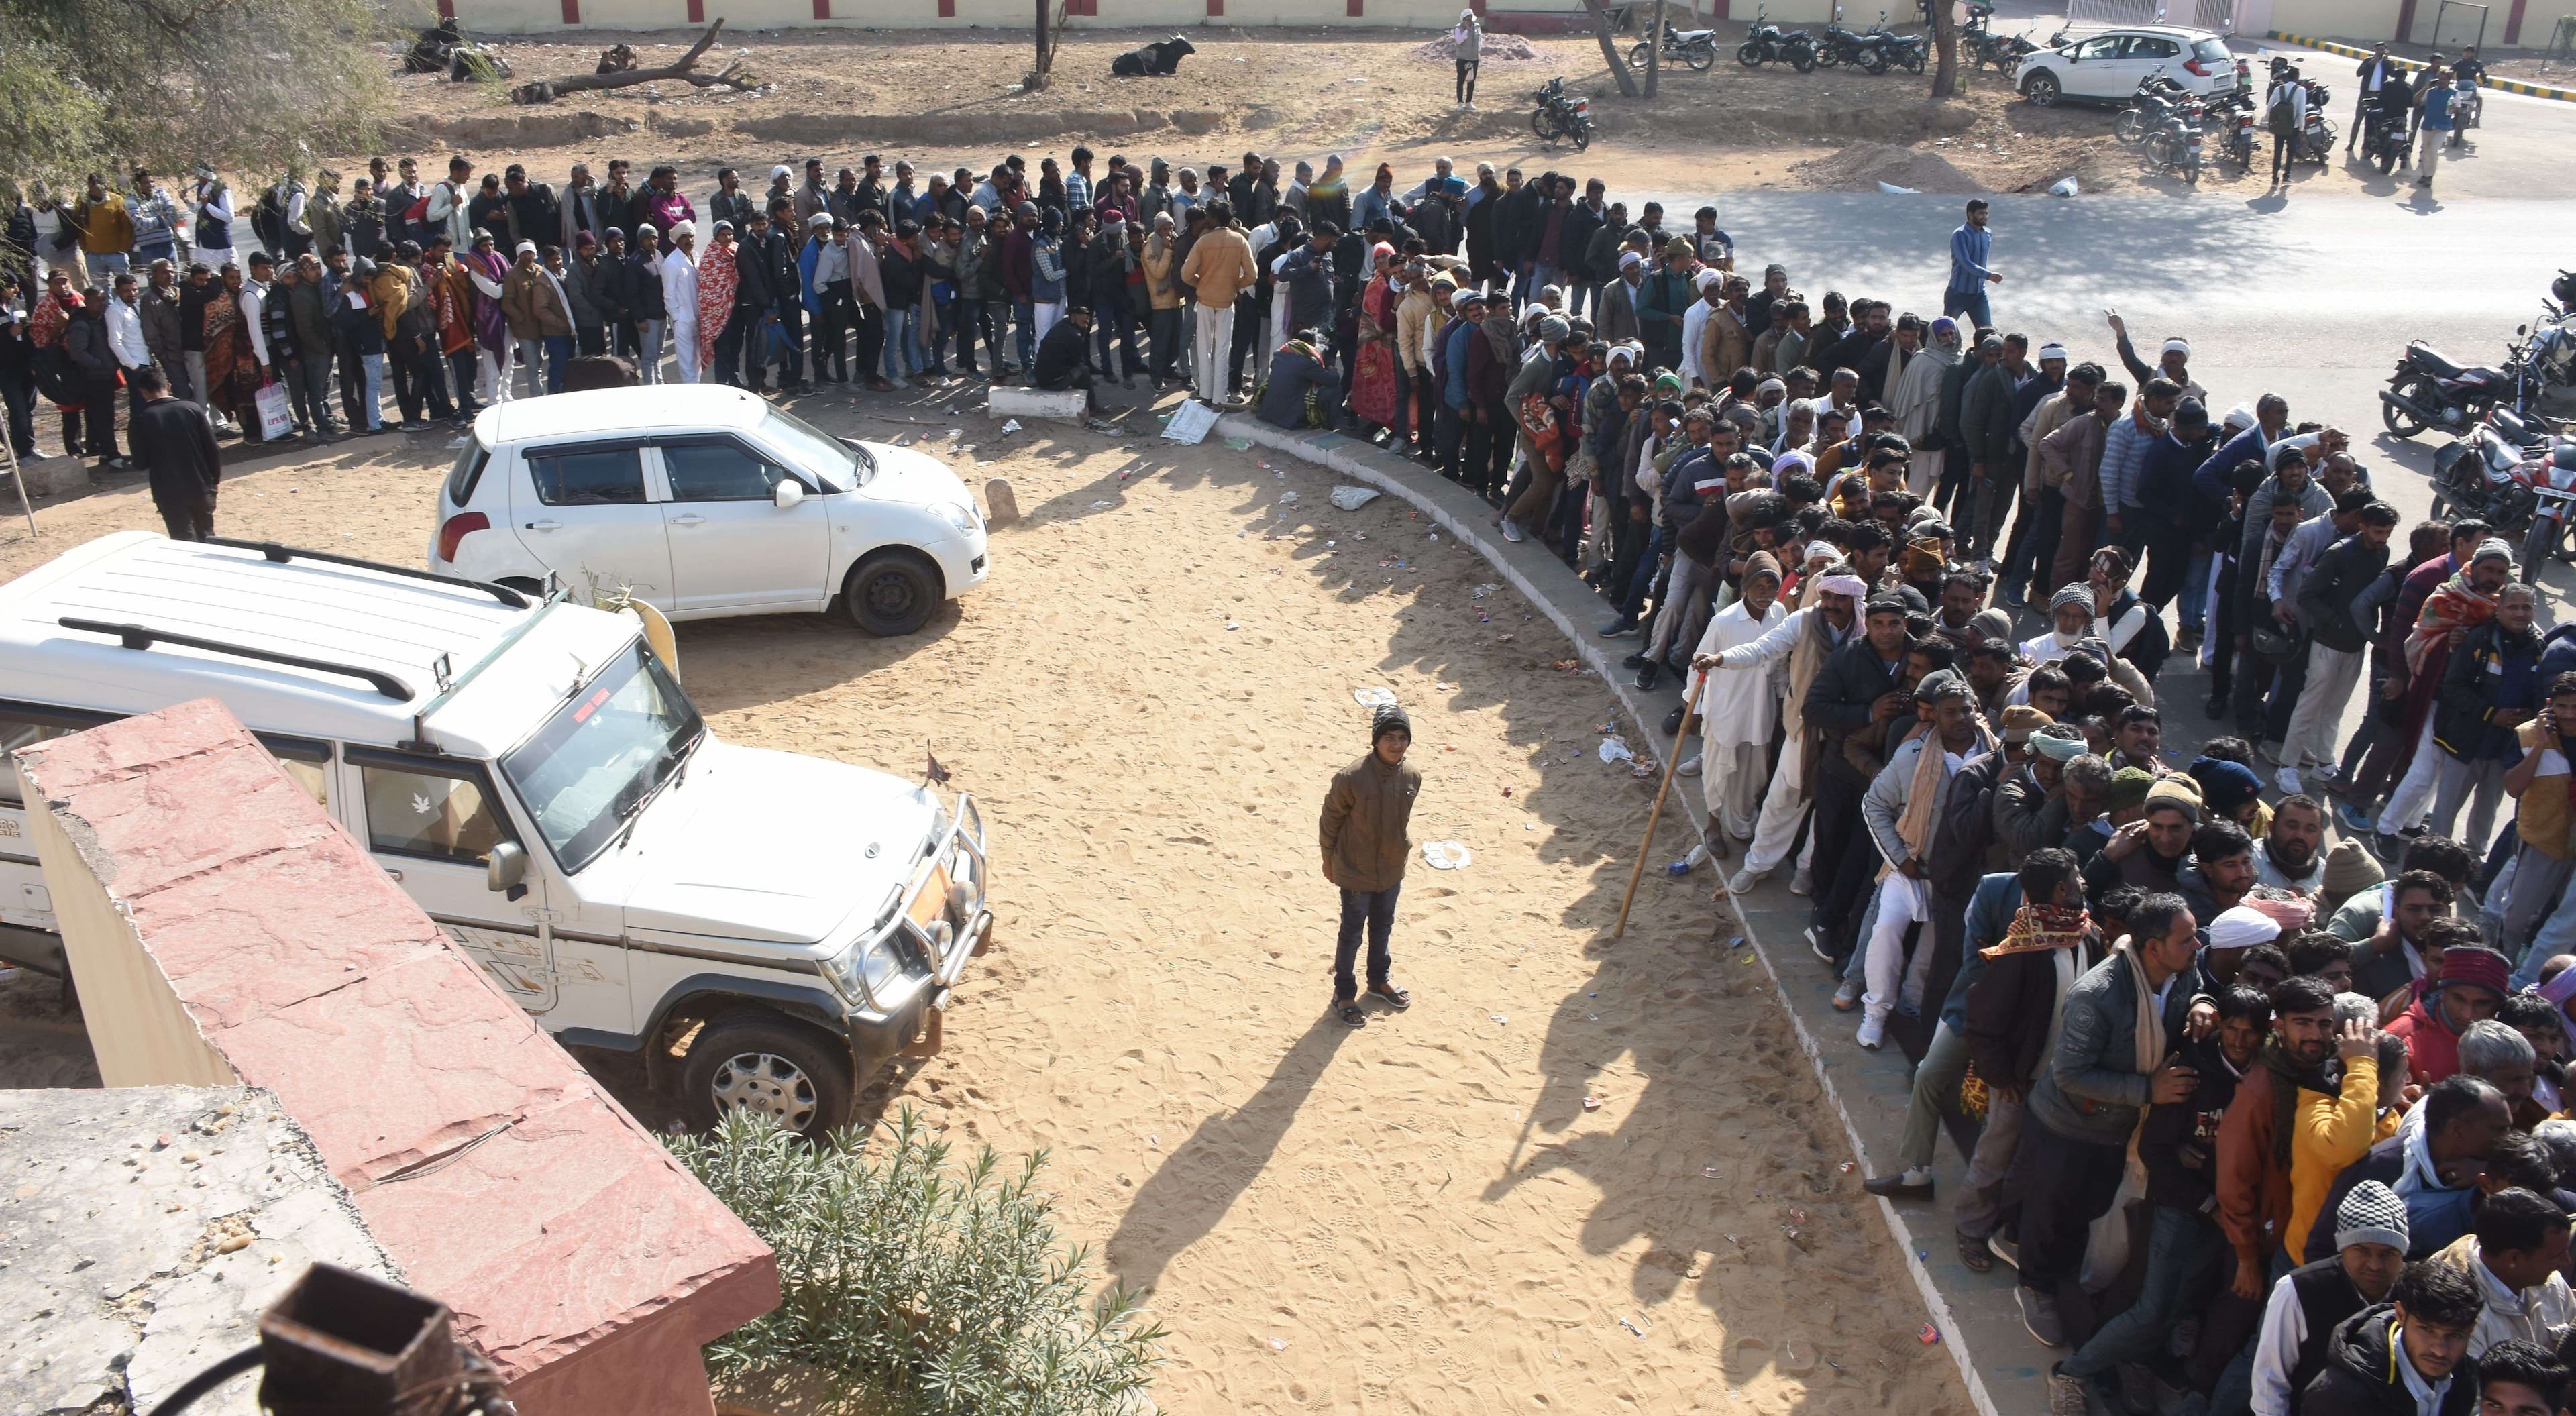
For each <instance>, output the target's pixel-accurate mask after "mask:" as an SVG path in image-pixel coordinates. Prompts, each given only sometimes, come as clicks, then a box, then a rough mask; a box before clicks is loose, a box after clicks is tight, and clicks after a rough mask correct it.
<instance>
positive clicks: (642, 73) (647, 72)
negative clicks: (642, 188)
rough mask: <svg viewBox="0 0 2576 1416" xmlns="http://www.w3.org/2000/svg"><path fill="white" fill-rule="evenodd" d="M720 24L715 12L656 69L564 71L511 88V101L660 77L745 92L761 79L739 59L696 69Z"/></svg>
mask: <svg viewBox="0 0 2576 1416" xmlns="http://www.w3.org/2000/svg"><path fill="white" fill-rule="evenodd" d="M723 28H724V18H723V17H722V16H718V17H717V19H716V22H715V23H714V24H711V25H709V26H707V29H706V33H704V34H701V35H699V36H698V42H697V43H695V44H692V45H690V46H689V52H688V53H686V54H683V55H681V56H680V59H679V62H678V63H676V64H665V65H663V66H661V67H660V68H658V69H620V70H617V71H614V72H611V73H606V74H601V73H589V74H567V75H565V76H564V77H562V78H560V79H539V80H536V81H534V82H532V83H524V84H521V85H519V86H518V87H517V88H514V89H512V90H510V101H511V102H512V103H552V102H554V101H555V99H556V97H557V96H559V95H562V94H567V93H581V92H584V91H587V90H590V89H608V88H626V87H629V86H631V85H634V84H649V83H657V82H660V81H661V80H663V79H678V80H680V81H682V82H684V83H690V84H695V85H697V86H698V87H699V88H730V89H737V90H741V91H743V92H746V93H748V92H750V91H752V90H754V89H757V88H759V87H760V81H759V80H758V79H755V78H753V77H752V74H751V70H750V69H749V67H747V66H746V65H744V64H743V62H742V61H741V60H739V59H737V60H735V61H734V62H733V63H731V64H728V65H726V66H725V68H724V71H723V72H722V73H717V74H701V73H698V72H697V63H698V57H699V56H700V55H702V54H705V53H706V52H707V47H708V46H709V45H712V44H714V43H715V42H716V34H717V32H718V31H721V30H722V29H723Z"/></svg>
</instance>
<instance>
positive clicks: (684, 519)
mask: <svg viewBox="0 0 2576 1416" xmlns="http://www.w3.org/2000/svg"><path fill="white" fill-rule="evenodd" d="M671 524H672V525H674V526H704V525H706V524H707V519H706V518H705V517H703V516H700V515H698V514H697V513H696V512H694V511H693V512H690V513H688V514H687V515H685V516H674V517H672V518H671Z"/></svg>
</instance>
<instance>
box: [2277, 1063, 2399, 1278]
mask: <svg viewBox="0 0 2576 1416" xmlns="http://www.w3.org/2000/svg"><path fill="white" fill-rule="evenodd" d="M2397 1118H2398V1113H2397V1112H2395V1111H2393V1110H2392V1111H2390V1112H2389V1113H2388V1115H2387V1116H2386V1117H2385V1118H2382V1117H2381V1116H2380V1115H2379V1059H2378V1058H2376V1057H2356V1058H2354V1059H2353V1060H2352V1061H2351V1062H2349V1063H2347V1064H2345V1066H2344V1069H2343V1094H2342V1095H2340V1096H2332V1097H2330V1096H2327V1095H2325V1094H2323V1093H2322V1092H2312V1091H2308V1090H2306V1089H2305V1088H2302V1089H2301V1090H2300V1092H2299V1103H2298V1111H2297V1113H2296V1114H2295V1117H2294V1119H2293V1121H2292V1129H2291V1131H2290V1222H2289V1224H2288V1225H2287V1226H2285V1227H2284V1228H2283V1229H2282V1231H2281V1246H2282V1252H2284V1253H2286V1254H2288V1255H2290V1257H2291V1259H2292V1260H2293V1261H2296V1260H2298V1259H2299V1256H2301V1255H2302V1254H2305V1253H2306V1252H2307V1248H2308V1231H2309V1230H2310V1229H2312V1228H2314V1227H2315V1225H2316V1222H2317V1212H2318V1211H2319V1210H2321V1209H2323V1208H2325V1203H2326V1194H2327V1192H2328V1191H2331V1190H2332V1189H2334V1182H2335V1177H2336V1176H2337V1175H2339V1174H2342V1173H2343V1168H2344V1167H2345V1166H2347V1165H2350V1164H2352V1163H2353V1162H2354V1161H2356V1160H2359V1159H2361V1157H2362V1156H2363V1155H2364V1154H2365V1153H2367V1152H2368V1151H2369V1150H2370V1148H2371V1147H2372V1146H2374V1145H2376V1144H2378V1143H2379V1142H2380V1141H2383V1140H2385V1139H2387V1138H2388V1137H2389V1136H2391V1135H2394V1134H2396V1131H2397Z"/></svg>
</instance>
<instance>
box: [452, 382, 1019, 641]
mask: <svg viewBox="0 0 2576 1416" xmlns="http://www.w3.org/2000/svg"><path fill="white" fill-rule="evenodd" d="M429 567H430V569H432V570H435V571H439V572H441V573H443V574H448V575H459V576H464V577H466V578H467V579H471V580H484V581H491V582H494V583H497V584H502V585H510V586H515V587H519V588H522V589H526V590H531V591H533V590H538V589H540V588H542V587H543V586H544V585H545V584H546V583H547V578H548V577H549V576H555V577H559V578H560V579H561V580H562V581H563V582H564V583H565V584H566V585H568V586H570V587H571V588H572V590H573V592H574V593H575V594H576V595H578V596H580V597H582V598H584V599H595V598H597V597H599V596H602V595H605V594H607V593H609V592H611V591H615V590H621V589H622V590H625V591H627V592H629V593H630V594H632V595H633V596H634V598H636V599H639V600H643V601H646V602H648V603H650V604H651V605H653V606H654V607H655V608H657V609H659V610H661V611H662V612H663V613H664V614H666V615H668V616H669V617H670V618H672V619H674V620H686V619H708V618H712V617H714V616H717V615H764V614H783V613H796V612H805V613H813V612H819V611H823V610H827V609H829V608H831V605H832V602H833V601H834V600H835V599H837V600H839V601H840V602H841V603H842V606H843V608H844V610H845V612H846V613H847V614H848V615H849V617H850V619H851V620H852V621H853V622H854V623H856V624H857V625H858V626H859V628H861V629H864V630H866V631H868V632H869V633H871V634H910V633H912V632H913V631H915V630H918V629H920V628H921V626H922V625H923V624H924V623H926V622H927V621H928V620H929V618H930V616H931V614H932V613H933V612H934V611H936V610H937V609H938V608H939V605H940V602H941V601H943V600H947V599H950V598H953V597H955V596H957V595H960V594H963V593H964V592H966V591H968V590H971V589H973V588H974V587H976V586H978V585H981V584H983V583H984V579H985V576H986V575H987V573H988V572H989V564H988V561H987V556H986V550H985V540H984V518H983V516H982V514H981V513H979V512H978V511H977V510H976V509H975V498H974V496H973V494H972V493H970V492H968V491H967V489H966V484H965V483H963V482H961V481H959V480H958V479H957V474H956V473H954V472H951V471H949V470H948V468H947V467H945V466H943V465H941V464H940V463H939V462H938V461H936V460H935V459H933V458H930V457H928V456H925V455H923V454H922V453H918V452H913V451H910V450H908V449H905V448H899V447H888V446H886V445H884V444H882V443H867V442H860V441H858V440H856V439H852V438H836V437H832V436H830V435H829V434H826V433H823V432H821V431H819V430H818V429H816V428H814V427H813V426H812V425H810V424H808V423H806V422H804V421H803V420H802V419H799V418H797V417H796V416H795V415H793V414H791V413H788V412H785V411H784V410H782V409H779V408H778V407H776V406H774V405H772V404H770V403H768V402H766V401H764V400H762V399H760V398H757V397H755V396H753V395H752V394H751V393H749V392H747V391H745V390H742V389H738V388H727V387H725V386H723V385H721V384H660V385H653V386H648V387H643V388H616V389H599V390H595V391H592V392H588V393H564V394H555V395H552V396H550V397H546V398H528V399H520V400H518V401H517V402H513V403H497V404H494V405H492V406H491V407H489V408H486V409H484V410H483V412H482V414H481V415H480V416H478V417H476V418H475V420H474V430H473V433H472V435H471V436H470V437H469V438H468V440H467V443H466V446H465V447H464V448H463V449H462V450H461V451H460V452H459V453H458V454H457V458H456V465H455V467H454V468H453V469H452V470H451V471H450V472H449V473H448V475H447V480H446V481H445V483H444V484H442V485H441V486H440V488H439V494H438V526H437V530H436V533H435V534H434V535H433V536H432V537H431V538H430V546H429Z"/></svg>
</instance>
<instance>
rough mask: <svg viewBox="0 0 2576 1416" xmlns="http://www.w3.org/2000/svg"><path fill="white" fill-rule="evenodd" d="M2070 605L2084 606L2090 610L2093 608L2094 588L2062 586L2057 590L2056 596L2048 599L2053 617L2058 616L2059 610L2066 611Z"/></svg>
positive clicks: (2049, 610)
mask: <svg viewBox="0 0 2576 1416" xmlns="http://www.w3.org/2000/svg"><path fill="white" fill-rule="evenodd" d="M2068 605H2082V606H2083V607H2084V608H2086V609H2088V610H2089V609H2091V608H2093V587H2092V586H2090V585H2061V586H2059V587H2058V588H2057V593H2056V594H2054V595H2051V596H2049V597H2048V612H2049V613H2050V614H2052V615H2054V614H2056V613H2057V612H2058V611H2059V610H2062V609H2064V608H2065V607H2067V606H2068Z"/></svg>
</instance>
